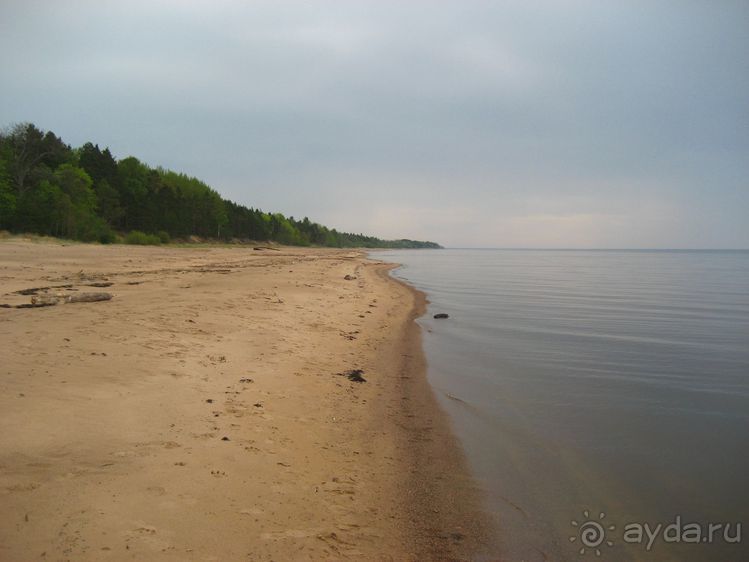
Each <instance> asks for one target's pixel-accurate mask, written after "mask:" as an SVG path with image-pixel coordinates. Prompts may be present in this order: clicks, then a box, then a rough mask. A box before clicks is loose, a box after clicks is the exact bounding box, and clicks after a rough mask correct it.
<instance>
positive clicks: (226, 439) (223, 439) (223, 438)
mask: <svg viewBox="0 0 749 562" xmlns="http://www.w3.org/2000/svg"><path fill="white" fill-rule="evenodd" d="M228 440H229V438H228V437H222V438H221V441H228Z"/></svg>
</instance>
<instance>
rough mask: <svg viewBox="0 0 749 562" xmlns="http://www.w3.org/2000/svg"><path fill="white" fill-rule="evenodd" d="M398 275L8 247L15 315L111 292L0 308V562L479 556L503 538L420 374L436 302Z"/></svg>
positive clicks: (370, 268)
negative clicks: (40, 294)
mask: <svg viewBox="0 0 749 562" xmlns="http://www.w3.org/2000/svg"><path fill="white" fill-rule="evenodd" d="M389 267H390V266H388V265H386V264H381V263H377V262H374V261H370V260H367V259H366V258H365V256H364V254H363V253H362V252H356V251H342V250H323V249H290V248H282V249H281V250H280V251H273V250H253V249H251V248H247V247H241V248H218V247H217V248H175V247H164V248H143V247H131V246H112V247H104V246H96V245H83V244H70V245H63V244H57V243H32V242H29V241H22V240H21V241H19V240H5V241H2V242H0V304H4V303H7V304H19V303H28V302H29V299H30V297H29V296H28V295H26V296H23V295H18V294H15V291H19V290H22V289H28V288H32V287H41V286H50V287H52V286H57V285H72V287H69V288H65V287H60V288H54V289H52V291H53V292H58V291H59V292H62V293H66V294H67V293H75V292H82V291H109V292H111V293H112V294H113V295H114V298H113V299H112V300H111V301H108V302H98V303H76V304H61V305H57V306H52V307H46V308H31V309H16V308H0V345H1V348H0V349H1V353H2V361H1V362H0V430H1V431H0V560H2V561H14V562H15V561H25V560H75V561H78V560H97V561H98V560H221V561H230V560H277V561H286V560H338V559H356V560H443V559H445V560H447V559H470V558H475V557H477V556H479V554H478V553H479V552H481V551H482V549H484V548H485V547H486V545H485V538H484V537H485V536H486V534H487V533H485V531H486V529H487V528H488V527H487V525H488V524H487V522H486V520H485V518H484V516H483V515H482V514H481V512H480V509H479V505H480V502H479V498H478V494H477V492H476V490H475V487H474V485H473V483H472V481H471V479H470V477H469V475H468V473H467V470H466V467H465V462H464V459H463V456H462V453H461V451H460V447H459V446H458V444H457V443H456V441H455V439H454V437H453V436H452V434H451V431H450V427H449V424H448V422H447V419H446V417H445V416H444V414H443V413H442V412H441V411H440V410H439V407H438V406H437V404H436V402H435V399H434V396H433V394H432V391H431V389H430V387H429V385H428V383H427V381H426V378H425V374H424V358H423V356H422V351H421V342H420V336H419V332H418V326H417V325H416V324H415V323H414V322H413V319H414V318H415V317H416V315H418V314H420V313H421V311H422V310H423V306H424V302H423V295H421V294H420V293H418V292H416V291H413V290H411V289H410V288H408V287H406V286H405V285H403V284H400V283H398V282H396V281H394V280H393V279H391V278H390V277H389V276H388V274H387V271H388V268H389ZM346 275H350V276H353V277H355V279H352V280H346V279H345V278H344V277H345V276H346ZM93 283H112V285H111V286H110V287H107V288H93V287H90V286H88V285H91V284H93ZM351 369H362V370H363V377H364V378H365V379H366V382H359V383H357V382H352V381H350V380H348V378H346V377H344V376H341V375H340V374H339V373H343V372H345V371H348V370H351Z"/></svg>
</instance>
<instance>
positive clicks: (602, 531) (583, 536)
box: [570, 509, 616, 556]
mask: <svg viewBox="0 0 749 562" xmlns="http://www.w3.org/2000/svg"><path fill="white" fill-rule="evenodd" d="M583 515H584V516H585V521H582V522H580V523H578V522H577V521H575V520H574V519H573V520H572V521H570V523H571V524H572V526H573V527H575V528H576V529H577V534H576V535H574V536H571V537H570V542H571V543H574V542H575V541H577V540H578V539H579V540H580V545H582V546H581V548H580V550H579V551H578V552H579V553H580V554H581V555H582V554H585V549H590V550H591V552H595V553H596V556H600V555H601V549H600V548H599V547H600V546H602V545H603V544H605V545H606V546H614V543H613V541H610V540H606V532H607V531H614V530H615V529H616V525H608V526H604V525H605V524H604V523H603V520H604V518H605V517H606V514H605V513H603V512H600V513H599V514H598V520H597V521H596V520H595V519H591V517H590V512H589V511H588V510H587V509H586V510H585V511H583Z"/></svg>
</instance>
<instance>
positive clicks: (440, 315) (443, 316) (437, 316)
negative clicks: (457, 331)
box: [434, 312, 450, 319]
mask: <svg viewBox="0 0 749 562" xmlns="http://www.w3.org/2000/svg"><path fill="white" fill-rule="evenodd" d="M434 317H435V318H437V319H439V318H450V316H449V315H447V314H445V313H444V312H440V313H439V314H435V315H434Z"/></svg>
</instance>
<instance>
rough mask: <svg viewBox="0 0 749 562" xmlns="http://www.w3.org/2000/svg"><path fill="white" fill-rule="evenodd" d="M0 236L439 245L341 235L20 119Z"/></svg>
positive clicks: (10, 145) (7, 166)
mask: <svg viewBox="0 0 749 562" xmlns="http://www.w3.org/2000/svg"><path fill="white" fill-rule="evenodd" d="M0 230H7V231H10V232H15V233H36V234H41V235H47V236H54V237H59V238H67V239H74V240H81V241H85V242H100V243H103V244H108V243H115V242H124V243H133V244H161V243H167V242H170V241H174V240H179V241H189V240H195V239H196V238H195V237H198V238H199V239H201V240H209V241H223V242H230V241H233V242H236V241H240V242H244V241H273V242H277V243H280V244H287V245H295V246H330V247H337V248H341V247H365V248H439V247H440V246H439V245H438V244H436V243H434V242H422V241H417V240H406V239H402V240H382V239H379V238H376V237H374V236H365V235H363V234H352V233H348V232H338V231H337V230H336V229H335V228H328V227H326V226H323V225H320V224H318V223H315V222H312V221H310V220H309V219H308V218H307V217H305V218H304V219H302V220H296V219H294V217H286V216H284V215H283V214H281V213H267V212H264V211H261V210H260V209H255V208H252V207H245V206H244V205H241V204H238V203H235V202H232V201H229V200H227V199H224V198H222V197H221V195H220V194H219V193H218V192H217V191H215V190H214V189H212V188H211V187H210V186H208V185H206V184H205V183H204V182H202V181H200V180H199V179H196V178H193V177H189V176H187V175H185V174H181V173H178V172H173V171H171V170H166V169H164V168H161V167H156V168H152V167H150V166H148V165H147V164H145V163H143V162H141V161H140V160H138V159H137V158H135V157H133V156H128V157H126V158H123V159H121V160H118V159H116V158H115V157H114V156H113V155H112V153H111V152H110V151H109V149H108V148H105V149H104V150H101V149H100V148H99V146H98V145H96V144H93V143H91V142H87V143H86V144H84V145H83V146H81V147H79V148H71V147H70V146H69V145H67V144H65V142H63V140H62V139H61V138H60V137H58V136H57V135H55V134H54V133H53V132H51V131H43V130H41V129H39V128H37V127H36V126H35V125H33V124H31V123H21V124H17V125H14V126H12V127H9V128H7V129H6V130H4V131H3V132H0Z"/></svg>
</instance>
